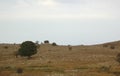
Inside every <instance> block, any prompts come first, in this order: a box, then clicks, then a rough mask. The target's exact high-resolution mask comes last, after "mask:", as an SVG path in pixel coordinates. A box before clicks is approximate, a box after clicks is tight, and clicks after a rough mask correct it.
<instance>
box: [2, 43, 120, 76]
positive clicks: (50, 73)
mask: <svg viewBox="0 0 120 76" xmlns="http://www.w3.org/2000/svg"><path fill="white" fill-rule="evenodd" d="M111 46H114V47H115V48H114V49H111V48H110V47H111ZM119 46H120V41H117V42H112V43H106V44H100V45H91V46H83V45H82V46H71V47H72V49H71V50H69V46H52V45H51V44H42V45H40V48H39V49H38V53H37V54H36V55H34V56H32V58H31V59H30V60H27V58H25V57H24V58H23V57H18V58H16V57H15V55H14V52H15V51H17V50H18V49H19V45H18V44H15V45H14V44H0V76H116V73H117V74H118V73H119V72H120V66H119V65H118V63H117V62H116V61H115V59H116V55H117V54H118V53H119V52H120V47H119ZM19 67H21V68H23V71H24V72H23V73H22V74H17V73H16V70H17V68H19ZM108 69H109V70H108Z"/></svg>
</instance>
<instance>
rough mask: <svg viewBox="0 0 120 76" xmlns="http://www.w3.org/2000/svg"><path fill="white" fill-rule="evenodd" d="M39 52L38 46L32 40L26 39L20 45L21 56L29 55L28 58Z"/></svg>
mask: <svg viewBox="0 0 120 76" xmlns="http://www.w3.org/2000/svg"><path fill="white" fill-rule="evenodd" d="M36 53H37V46H36V44H35V43H33V42H32V41H25V42H23V43H22V44H21V45H20V49H19V50H18V54H19V55H20V56H27V57H28V59H29V58H30V57H31V56H32V55H34V54H36Z"/></svg>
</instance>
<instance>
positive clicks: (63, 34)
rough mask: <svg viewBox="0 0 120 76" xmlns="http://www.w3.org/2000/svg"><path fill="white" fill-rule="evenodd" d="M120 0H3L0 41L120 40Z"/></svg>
mask: <svg viewBox="0 0 120 76" xmlns="http://www.w3.org/2000/svg"><path fill="white" fill-rule="evenodd" d="M119 3H120V0H0V43H22V42H23V41H27V40H30V41H34V42H35V41H39V42H43V41H44V40H49V41H50V42H51V43H52V42H56V43H57V44H60V45H69V44H70V45H81V44H85V45H92V44H99V43H105V42H111V41H117V40H120V31H119V30H120V4H119Z"/></svg>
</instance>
